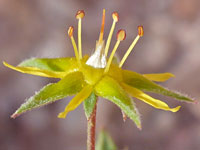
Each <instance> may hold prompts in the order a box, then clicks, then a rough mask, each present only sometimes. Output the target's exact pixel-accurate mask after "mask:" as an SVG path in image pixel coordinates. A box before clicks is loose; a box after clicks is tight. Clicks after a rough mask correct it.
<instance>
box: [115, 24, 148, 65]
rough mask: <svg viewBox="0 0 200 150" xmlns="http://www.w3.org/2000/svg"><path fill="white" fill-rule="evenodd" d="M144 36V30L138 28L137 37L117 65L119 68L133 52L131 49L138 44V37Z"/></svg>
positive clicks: (140, 27)
mask: <svg viewBox="0 0 200 150" xmlns="http://www.w3.org/2000/svg"><path fill="white" fill-rule="evenodd" d="M143 34H144V30H143V27H142V26H138V35H137V37H136V38H135V40H134V41H133V42H132V44H131V45H130V47H129V48H128V50H127V51H126V53H125V55H124V57H123V58H122V60H121V62H120V64H119V68H121V67H122V65H123V64H124V62H125V61H126V59H127V57H128V55H129V54H130V53H131V51H132V50H133V48H134V47H135V45H136V43H137V42H138V40H139V39H140V37H142V36H143Z"/></svg>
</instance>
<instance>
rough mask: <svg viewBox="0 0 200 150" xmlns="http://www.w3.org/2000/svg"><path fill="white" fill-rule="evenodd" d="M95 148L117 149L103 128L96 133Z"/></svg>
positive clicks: (103, 149)
mask: <svg viewBox="0 0 200 150" xmlns="http://www.w3.org/2000/svg"><path fill="white" fill-rule="evenodd" d="M96 150H117V146H116V145H115V143H114V142H113V140H112V138H111V136H110V135H109V134H108V133H107V132H106V131H104V130H102V131H101V132H100V133H99V135H98V138H97V143H96Z"/></svg>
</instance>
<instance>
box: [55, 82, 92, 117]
mask: <svg viewBox="0 0 200 150" xmlns="http://www.w3.org/2000/svg"><path fill="white" fill-rule="evenodd" d="M92 90H93V87H92V86H90V85H87V86H85V87H84V88H83V89H82V90H81V91H80V92H79V93H78V94H77V95H76V96H75V97H74V98H73V99H72V100H71V101H70V102H69V104H68V105H67V107H66V108H65V110H64V112H61V113H59V115H58V118H65V117H66V115H67V114H68V112H70V111H72V110H74V109H76V108H77V107H78V106H79V105H80V104H81V103H82V102H83V101H84V100H85V99H87V98H88V97H89V96H90V94H91V93H92Z"/></svg>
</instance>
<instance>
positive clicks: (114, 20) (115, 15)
mask: <svg viewBox="0 0 200 150" xmlns="http://www.w3.org/2000/svg"><path fill="white" fill-rule="evenodd" d="M112 18H113V23H112V26H111V29H110V33H109V35H108V39H107V42H106V47H105V56H107V55H108V50H109V46H110V42H111V39H112V35H113V32H114V29H115V25H116V22H118V20H119V15H118V13H117V12H113V13H112Z"/></svg>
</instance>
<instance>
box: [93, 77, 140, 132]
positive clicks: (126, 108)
mask: <svg viewBox="0 0 200 150" xmlns="http://www.w3.org/2000/svg"><path fill="white" fill-rule="evenodd" d="M95 92H96V94H97V95H98V96H101V97H103V98H105V99H108V100H110V101H111V102H113V103H114V104H116V105H117V106H118V107H119V108H120V109H121V110H122V111H123V112H124V113H125V114H126V115H127V116H128V117H129V118H130V119H132V120H133V121H134V122H135V124H136V125H137V127H138V128H141V123H140V116H139V114H138V112H137V110H136V107H135V106H134V104H133V102H132V99H130V97H129V96H128V95H127V93H126V92H125V91H124V89H123V88H122V87H121V86H120V85H119V84H118V82H116V81H115V80H114V79H112V78H110V77H108V76H105V77H104V78H103V79H102V80H101V81H99V83H98V84H97V85H96V86H95Z"/></svg>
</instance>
